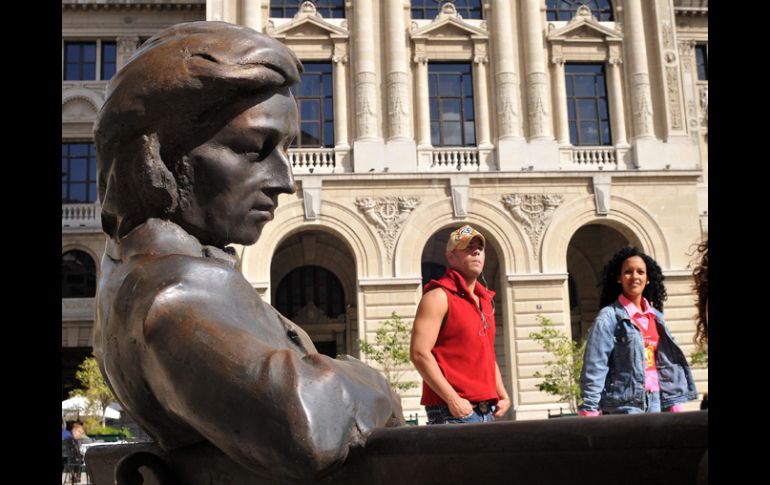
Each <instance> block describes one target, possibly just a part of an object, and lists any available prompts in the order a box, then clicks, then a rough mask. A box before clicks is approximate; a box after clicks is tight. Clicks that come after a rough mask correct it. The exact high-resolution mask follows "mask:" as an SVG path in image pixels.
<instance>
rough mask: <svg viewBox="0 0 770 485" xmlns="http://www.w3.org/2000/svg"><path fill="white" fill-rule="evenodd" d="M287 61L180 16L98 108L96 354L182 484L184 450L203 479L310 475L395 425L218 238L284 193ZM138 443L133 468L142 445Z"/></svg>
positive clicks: (295, 75) (386, 407) (266, 45)
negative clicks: (267, 299)
mask: <svg viewBox="0 0 770 485" xmlns="http://www.w3.org/2000/svg"><path fill="white" fill-rule="evenodd" d="M301 69H302V67H301V64H300V62H299V61H298V60H297V58H296V57H295V56H294V54H293V53H292V52H291V51H290V50H289V49H288V48H286V47H285V46H283V45H282V44H281V43H279V42H277V41H275V40H273V39H271V38H270V37H267V36H265V35H262V34H258V33H257V32H255V31H253V30H251V29H248V28H245V27H241V26H236V25H231V24H227V23H223V22H192V23H187V24H180V25H176V26H173V27H171V28H168V29H165V30H163V31H161V32H160V33H159V34H157V35H156V36H155V37H153V38H152V39H150V40H148V41H147V42H146V43H145V44H144V45H143V46H142V48H141V49H140V50H139V51H138V52H137V53H136V54H135V55H134V56H133V58H132V59H131V60H130V62H129V63H128V64H127V65H126V66H124V67H123V69H121V70H120V72H118V73H117V74H116V76H115V77H114V78H113V80H112V81H111V82H110V85H109V88H108V98H107V101H106V102H105V104H104V106H103V107H102V109H101V111H100V113H99V116H98V118H97V123H96V126H95V141H96V149H97V167H98V183H99V198H100V200H101V203H102V226H103V229H104V231H105V233H106V234H107V236H108V243H107V249H106V250H105V254H104V257H103V258H102V267H101V275H100V281H99V289H98V292H97V318H96V320H97V321H96V328H95V332H94V352H95V354H96V357H97V359H98V361H99V363H100V365H101V367H102V370H103V372H104V374H105V376H106V377H107V379H108V381H109V383H110V386H111V387H112V389H113V391H114V392H115V395H116V396H117V397H118V399H119V400H120V402H121V404H122V406H123V407H124V409H125V410H126V411H128V413H129V414H130V415H131V416H132V417H133V418H134V419H135V420H136V421H137V422H138V423H139V424H140V425H141V426H142V427H143V428H144V429H145V430H146V431H147V432H148V433H149V434H150V435H152V436H153V438H155V440H157V443H158V445H159V446H160V448H161V449H162V450H163V452H164V453H165V456H164V459H165V460H166V463H167V465H168V466H169V467H170V468H169V470H170V473H171V476H175V477H176V478H175V479H174V480H179V481H180V483H188V482H189V480H190V479H189V478H186V479H182V478H181V476H182V475H180V473H181V472H182V469H183V468H184V467H185V466H187V467H188V468H189V463H191V462H194V463H195V464H196V467H197V468H196V469H197V470H200V473H203V474H204V475H207V476H208V478H209V479H210V480H208V479H207V480H208V481H207V480H204V481H205V483H230V482H228V478H227V473H235V472H234V471H233V470H240V471H239V472H238V473H247V474H249V476H252V477H263V478H264V480H265V483H292V482H304V481H309V480H314V479H317V478H319V477H322V476H324V475H326V474H328V473H330V472H331V471H333V470H334V469H336V468H337V467H338V466H339V465H340V464H341V463H342V462H343V461H344V460H345V459H346V457H347V456H348V453H349V451H350V450H351V449H355V448H357V447H361V446H362V445H363V444H364V442H365V440H366V437H367V436H368V435H369V434H370V433H371V432H372V430H374V429H375V428H377V427H383V426H397V425H400V424H403V423H404V421H403V416H402V412H401V405H400V402H399V399H398V397H397V396H396V395H395V394H394V393H393V392H392V391H391V390H390V388H389V387H388V384H387V383H386V381H385V379H384V378H383V377H382V375H381V374H380V373H379V372H377V371H375V370H374V369H372V368H370V367H368V366H367V365H365V364H363V363H362V362H360V361H358V360H356V359H355V358H352V357H348V356H344V357H341V358H338V359H331V358H329V357H326V356H323V355H320V354H318V353H317V352H316V349H315V347H314V346H313V344H312V342H311V341H310V339H309V337H308V336H307V334H306V333H305V332H304V331H303V330H302V329H301V328H299V327H298V326H297V325H295V324H293V323H292V322H290V321H289V320H287V319H286V318H284V317H283V316H282V315H280V314H279V313H278V312H277V311H276V310H275V309H274V308H273V307H272V306H270V305H268V304H266V303H264V302H263V301H262V300H261V298H260V297H259V295H258V294H257V293H256V291H255V290H254V288H253V287H252V286H251V285H250V284H249V282H248V281H246V279H245V278H244V277H243V275H242V274H241V273H240V271H238V269H236V263H237V259H236V257H235V256H234V251H232V250H231V248H228V247H227V244H229V243H238V244H243V245H248V244H253V243H254V242H255V241H256V240H257V238H258V237H259V234H260V232H261V230H262V227H263V226H264V225H265V224H266V223H267V222H268V221H270V220H272V218H273V212H274V210H275V208H276V206H277V203H278V196H279V194H282V193H293V192H294V191H295V190H296V189H295V186H294V178H293V176H292V172H291V165H290V162H289V160H288V156H287V153H286V152H287V147H288V146H289V144H290V143H291V140H292V139H293V137H294V136H296V134H297V108H296V104H295V102H294V99H293V97H292V95H291V93H290V92H289V86H290V85H292V84H295V83H297V82H298V81H299V73H300V72H301ZM265 257H270V256H269V255H265ZM136 456H137V458H136V460H137V464H136V465H135V467H136V466H138V464H141V463H140V462H141V457H142V456H145V457H146V456H147V455H141V454H140V455H136ZM153 456H155V455H153ZM129 461H130V460H129ZM233 462H234V463H233ZM185 463H188V465H184V464H185ZM179 464H182V465H179ZM236 464H237V465H236ZM124 465H125V466H124V467H123V468H124V469H125V468H127V467H128V461H127V462H124ZM178 465H179V466H181V468H179V466H178ZM228 469H230V470H231V471H230V472H228V471H227V470H228ZM206 470H209V471H210V473H209V472H206ZM214 470H216V472H214ZM243 470H246V471H247V472H244V471H243ZM124 471H125V470H124ZM167 471H168V470H167ZM127 476H128V475H126V476H124V477H123V478H121V480H125V481H130V480H131V479H130V478H126V477H127ZM201 479H203V477H201ZM169 480H171V479H170V478H169V479H167V481H169ZM201 483H203V482H201Z"/></svg>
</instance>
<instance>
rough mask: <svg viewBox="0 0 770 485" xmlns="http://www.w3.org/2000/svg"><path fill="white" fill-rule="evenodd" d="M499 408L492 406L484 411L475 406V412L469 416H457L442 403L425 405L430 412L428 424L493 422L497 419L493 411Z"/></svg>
mask: <svg viewBox="0 0 770 485" xmlns="http://www.w3.org/2000/svg"><path fill="white" fill-rule="evenodd" d="M495 409H497V407H496V406H494V405H493V406H491V407H490V409H489V411H487V412H486V413H482V412H481V411H479V408H477V407H474V408H473V413H471V415H470V416H468V417H467V418H455V417H454V416H452V413H451V412H450V411H449V406H447V405H446V404H441V405H438V406H425V411H426V412H427V413H428V424H464V423H491V422H493V421H494V420H495V418H494V417H493V416H492V413H494V412H495Z"/></svg>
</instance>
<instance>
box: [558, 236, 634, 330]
mask: <svg viewBox="0 0 770 485" xmlns="http://www.w3.org/2000/svg"><path fill="white" fill-rule="evenodd" d="M626 234H628V233H626ZM626 234H624V233H621V232H620V231H618V230H616V229H615V228H613V227H610V226H608V225H605V224H586V225H584V226H582V227H581V228H580V229H578V230H577V231H576V232H575V234H573V235H572V238H571V239H570V241H569V245H568V247H567V272H568V273H569V279H568V285H569V298H570V302H569V306H570V320H571V323H572V339H573V340H575V341H577V342H582V341H583V339H584V338H585V336H586V333H587V332H588V329H589V328H590V326H591V324H592V323H593V320H594V317H596V314H597V313H598V312H599V308H598V306H599V293H600V292H601V287H600V285H601V271H602V268H604V265H605V264H607V261H609V259H610V258H611V257H612V255H613V254H615V253H616V252H617V251H618V249H620V248H622V247H624V246H629V245H630V246H637V247H640V246H641V244H640V241H639V239H637V238H634V237H633V236H627V235H626Z"/></svg>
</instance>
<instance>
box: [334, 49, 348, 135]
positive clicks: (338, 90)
mask: <svg viewBox="0 0 770 485" xmlns="http://www.w3.org/2000/svg"><path fill="white" fill-rule="evenodd" d="M332 62H333V63H334V73H333V76H334V148H335V149H336V148H340V149H345V150H349V149H350V145H349V144H348V92H347V82H346V81H347V75H348V69H347V63H348V55H347V46H346V44H345V43H341V42H340V43H335V44H334V55H333V56H332Z"/></svg>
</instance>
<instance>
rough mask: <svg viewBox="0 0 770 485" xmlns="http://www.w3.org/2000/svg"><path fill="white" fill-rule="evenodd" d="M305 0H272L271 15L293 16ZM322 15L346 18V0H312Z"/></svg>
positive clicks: (279, 16) (330, 17) (278, 16)
mask: <svg viewBox="0 0 770 485" xmlns="http://www.w3.org/2000/svg"><path fill="white" fill-rule="evenodd" d="M304 1H305V0H270V16H271V17H277V18H292V17H294V16H295V15H297V12H299V7H300V5H302V3H303V2H304ZM310 2H311V3H313V4H314V5H315V9H316V10H317V11H318V13H320V14H321V16H322V17H324V18H327V19H344V18H345V0H310Z"/></svg>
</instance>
